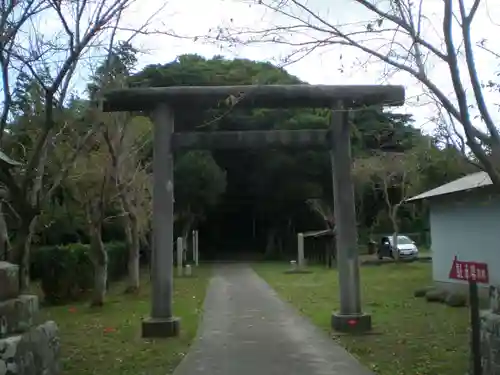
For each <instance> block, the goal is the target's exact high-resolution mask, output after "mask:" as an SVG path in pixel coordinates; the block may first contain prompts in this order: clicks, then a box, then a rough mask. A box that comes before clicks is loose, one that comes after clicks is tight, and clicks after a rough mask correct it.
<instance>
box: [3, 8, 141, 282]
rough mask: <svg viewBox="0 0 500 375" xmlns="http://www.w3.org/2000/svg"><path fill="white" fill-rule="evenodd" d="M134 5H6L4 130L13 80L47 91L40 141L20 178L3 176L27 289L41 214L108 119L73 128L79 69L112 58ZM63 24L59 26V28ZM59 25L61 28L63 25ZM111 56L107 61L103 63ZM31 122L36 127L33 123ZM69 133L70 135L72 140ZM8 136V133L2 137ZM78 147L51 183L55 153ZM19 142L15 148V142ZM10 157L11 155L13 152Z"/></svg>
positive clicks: (93, 115) (13, 256)
mask: <svg viewBox="0 0 500 375" xmlns="http://www.w3.org/2000/svg"><path fill="white" fill-rule="evenodd" d="M133 2H134V0H98V1H87V0H77V1H64V0H63V1H59V0H37V1H35V0H29V1H25V2H15V1H7V2H2V3H1V4H2V7H3V8H4V9H3V10H4V11H5V10H6V11H7V13H5V14H4V13H2V16H1V17H0V31H1V32H3V34H0V35H2V40H1V41H0V43H2V46H3V47H4V48H2V49H1V50H2V51H1V52H0V65H1V68H2V83H3V88H4V89H3V94H4V98H5V100H4V105H3V107H2V117H1V119H2V123H1V124H0V125H1V126H2V130H3V129H5V128H6V127H7V126H8V123H9V121H13V119H12V118H13V115H14V109H13V108H14V107H13V105H12V104H13V100H12V99H13V92H14V88H13V87H12V85H11V84H10V81H9V79H10V80H11V79H12V77H15V76H16V75H18V76H21V75H25V76H28V77H29V78H30V79H31V80H33V81H34V82H35V83H36V84H37V86H38V87H39V88H40V96H41V99H40V104H41V110H40V114H38V115H37V116H35V117H34V122H36V125H37V127H38V129H37V131H36V132H35V133H34V134H36V135H35V136H34V137H33V138H32V146H31V147H30V148H29V149H28V148H26V149H27V150H28V151H27V152H25V153H24V154H23V155H22V157H21V158H20V161H22V163H23V168H22V169H21V170H20V173H17V174H12V173H11V172H10V171H9V170H6V169H2V170H0V182H1V183H2V184H3V185H4V186H5V187H6V188H7V190H8V191H9V198H10V200H11V202H12V208H13V210H14V211H15V213H16V216H17V217H18V219H19V226H18V228H17V230H16V231H15V236H14V242H13V246H12V251H11V252H10V254H9V259H10V260H11V261H12V262H15V263H17V264H19V265H20V271H21V272H20V284H21V288H22V289H25V288H26V287H27V286H28V284H29V273H28V272H29V271H28V270H29V253H30V244H31V241H32V237H33V235H34V233H35V232H36V229H37V218H38V215H39V213H40V208H41V207H42V205H43V204H46V203H47V202H48V200H49V199H50V197H51V195H52V193H53V192H54V191H56V189H57V188H58V186H59V185H60V183H61V181H63V180H64V178H65V176H67V174H68V171H69V170H70V169H71V168H72V165H73V164H74V162H75V161H76V158H77V156H78V154H79V152H80V150H81V149H82V147H83V146H84V145H85V143H86V142H87V141H88V140H89V138H90V137H91V136H92V134H93V133H94V132H95V130H96V128H97V127H98V126H99V125H100V124H101V122H102V119H101V118H100V117H101V116H102V115H101V114H100V113H99V112H98V111H95V110H94V111H92V110H89V111H88V113H87V114H86V115H85V116H84V117H85V119H86V121H88V124H87V127H86V129H83V130H82V129H81V127H80V129H79V130H78V135H79V136H78V137H75V134H76V131H72V129H71V125H74V123H72V122H71V121H65V119H64V112H65V107H64V105H65V103H66V101H67V100H66V99H67V96H68V93H69V92H70V91H71V82H72V79H73V76H74V73H75V72H76V71H77V68H78V66H79V63H81V61H82V59H85V58H98V59H101V58H102V57H106V55H107V54H108V53H109V51H110V50H111V49H112V46H113V43H114V40H115V34H116V32H117V30H120V21H121V15H122V13H123V12H124V11H125V10H126V9H127V8H128V7H129V6H130V5H131V4H132V3H133ZM47 19H50V20H51V22H52V24H51V25H54V24H55V25H56V27H55V30H56V31H54V32H53V33H52V34H51V33H48V34H44V33H43V32H41V31H42V29H41V28H40V26H39V25H40V22H41V21H43V20H47ZM56 20H57V21H56ZM149 21H150V20H147V22H146V24H144V25H143V26H142V27H141V28H139V29H138V30H135V31H132V30H127V32H128V33H129V34H130V32H132V35H136V34H137V33H143V32H145V31H144V29H143V28H145V27H146V26H147V24H148V22H149ZM57 22H58V23H57ZM102 54H104V56H101V55H102ZM30 121H31V120H30ZM69 133H72V134H70V136H69ZM4 134H5V132H4V131H2V132H0V137H2V136H4ZM68 136H69V139H71V140H72V141H75V143H74V149H73V150H72V152H71V153H69V154H66V158H65V163H64V165H63V166H62V167H61V168H60V169H59V171H58V172H57V175H56V176H55V177H54V176H50V177H51V179H50V180H48V179H47V177H48V173H47V168H48V165H50V164H51V163H52V162H50V163H49V160H50V159H51V158H52V157H53V153H54V149H55V146H56V145H58V144H60V143H61V142H64V140H65V139H68ZM14 143H15V142H14ZM5 151H6V152H7V153H10V152H9V151H10V150H9V148H8V147H6V148H5Z"/></svg>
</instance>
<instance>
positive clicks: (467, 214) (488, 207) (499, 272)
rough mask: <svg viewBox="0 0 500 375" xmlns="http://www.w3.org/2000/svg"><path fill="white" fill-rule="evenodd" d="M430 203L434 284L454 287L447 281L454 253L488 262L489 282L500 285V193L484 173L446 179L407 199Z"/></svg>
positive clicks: (457, 255) (460, 282) (453, 281)
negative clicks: (433, 187)
mask: <svg viewBox="0 0 500 375" xmlns="http://www.w3.org/2000/svg"><path fill="white" fill-rule="evenodd" d="M421 200H427V201H428V202H429V206H430V229H431V244H432V245H431V249H432V273H433V278H434V281H435V282H436V284H438V285H439V286H443V287H446V289H456V288H457V286H458V287H460V286H461V285H464V284H465V282H463V281H456V280H450V278H449V273H450V269H451V266H452V264H453V259H454V258H455V256H456V257H457V258H458V260H460V261H470V262H472V261H474V262H484V263H487V264H488V271H489V280H490V284H494V285H500V194H498V193H496V192H495V191H494V189H493V185H492V182H491V179H490V178H489V176H488V174H487V173H485V172H477V173H473V174H470V175H467V176H465V177H462V178H460V179H458V180H455V181H452V182H449V183H447V184H445V185H442V186H439V187H437V188H435V189H432V190H429V191H427V192H425V193H422V194H419V195H417V196H415V197H413V198H410V199H408V200H407V202H416V201H421Z"/></svg>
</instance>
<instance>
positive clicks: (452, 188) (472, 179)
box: [406, 172, 492, 202]
mask: <svg viewBox="0 0 500 375" xmlns="http://www.w3.org/2000/svg"><path fill="white" fill-rule="evenodd" d="M491 184H492V182H491V179H490V176H488V174H487V173H486V172H476V173H471V174H468V175H467V176H464V177H462V178H459V179H458V180H454V181H451V182H448V183H447V184H444V185H441V186H439V187H437V188H435V189H432V190H429V191H426V192H425V193H422V194H419V195H417V196H415V197H412V198H410V199H407V200H406V202H414V201H418V200H422V199H427V198H431V197H436V196H439V195H445V194H450V193H457V192H459V191H465V190H472V189H476V188H479V187H482V186H488V185H491Z"/></svg>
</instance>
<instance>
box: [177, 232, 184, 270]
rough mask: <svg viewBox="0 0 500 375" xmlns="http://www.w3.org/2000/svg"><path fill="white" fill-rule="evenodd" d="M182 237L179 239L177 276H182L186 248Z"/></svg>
mask: <svg viewBox="0 0 500 375" xmlns="http://www.w3.org/2000/svg"><path fill="white" fill-rule="evenodd" d="M182 242H183V241H182V237H178V238H177V276H182V261H183V259H184V246H183V244H182Z"/></svg>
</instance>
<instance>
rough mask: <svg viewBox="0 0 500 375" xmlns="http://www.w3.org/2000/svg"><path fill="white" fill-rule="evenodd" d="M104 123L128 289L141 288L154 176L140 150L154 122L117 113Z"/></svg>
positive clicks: (131, 290) (135, 290) (136, 289)
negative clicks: (141, 252) (126, 256)
mask: <svg viewBox="0 0 500 375" xmlns="http://www.w3.org/2000/svg"><path fill="white" fill-rule="evenodd" d="M110 120H111V121H110V123H108V124H106V125H105V126H104V127H103V134H104V139H105V141H106V144H107V147H108V151H109V155H110V158H111V168H112V175H113V179H114V183H115V187H116V190H117V196H118V206H119V208H120V211H121V217H122V219H123V224H124V230H125V243H126V245H127V248H128V253H129V259H128V286H127V289H126V292H128V293H133V292H137V291H138V289H139V286H140V278H139V250H140V239H141V235H143V233H144V232H145V230H146V229H147V228H148V223H149V220H148V216H149V215H148V212H150V211H151V197H150V195H149V193H150V189H149V185H150V176H149V174H148V173H147V167H148V166H147V165H144V163H143V162H142V161H141V158H140V152H141V150H142V149H143V147H144V145H145V144H146V142H147V140H148V139H150V138H149V136H150V135H151V128H152V124H151V122H150V121H149V120H148V119H146V118H142V117H135V118H130V117H129V116H128V115H123V114H116V115H114V117H113V118H112V119H110Z"/></svg>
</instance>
